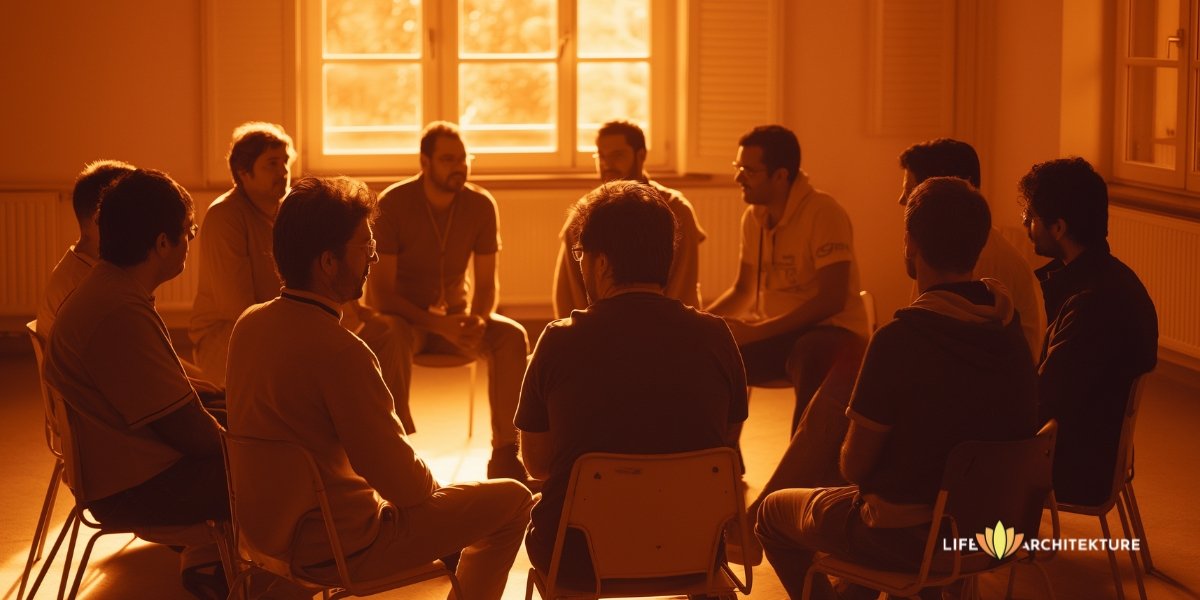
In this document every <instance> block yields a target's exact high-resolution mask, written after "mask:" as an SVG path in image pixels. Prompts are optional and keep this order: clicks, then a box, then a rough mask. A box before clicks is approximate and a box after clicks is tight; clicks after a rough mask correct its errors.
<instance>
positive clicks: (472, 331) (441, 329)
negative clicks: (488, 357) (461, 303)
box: [431, 315, 487, 356]
mask: <svg viewBox="0 0 1200 600" xmlns="http://www.w3.org/2000/svg"><path fill="white" fill-rule="evenodd" d="M486 329H487V323H486V322H485V321H484V320H483V318H482V317H479V316H476V315H446V316H444V317H437V318H436V319H435V320H434V321H433V327H432V328H431V330H432V331H433V333H436V334H438V335H440V336H442V337H443V338H446V340H447V341H449V342H450V343H451V344H454V345H455V346H458V347H459V348H460V349H461V350H462V351H463V353H464V354H466V355H468V356H475V355H477V354H478V353H479V347H480V345H481V344H482V342H483V333H484V331H485V330H486Z"/></svg>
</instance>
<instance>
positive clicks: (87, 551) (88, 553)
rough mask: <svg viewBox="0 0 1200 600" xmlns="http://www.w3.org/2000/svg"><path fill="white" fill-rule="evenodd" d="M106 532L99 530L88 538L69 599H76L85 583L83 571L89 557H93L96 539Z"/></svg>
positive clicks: (76, 569) (85, 568) (76, 570)
mask: <svg viewBox="0 0 1200 600" xmlns="http://www.w3.org/2000/svg"><path fill="white" fill-rule="evenodd" d="M104 533H105V532H104V531H103V530H97V531H96V533H93V534H92V537H91V539H89V540H88V543H87V547H86V548H84V550H83V557H82V558H80V559H79V566H78V567H76V568H75V583H74V584H73V585H71V594H70V595H69V596H67V599H68V600H75V596H76V595H78V594H79V585H80V584H81V583H83V573H84V571H86V570H87V565H88V559H90V558H91V557H92V549H93V548H95V547H96V540H98V539H100V536H102V535H104ZM64 573H65V571H64Z"/></svg>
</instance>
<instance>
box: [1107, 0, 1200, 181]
mask: <svg viewBox="0 0 1200 600" xmlns="http://www.w3.org/2000/svg"><path fill="white" fill-rule="evenodd" d="M1198 5H1200V0H1122V2H1121V10H1120V13H1119V17H1118V28H1117V32H1118V33H1117V36H1118V39H1117V42H1118V46H1117V77H1116V81H1117V94H1116V108H1117V111H1116V114H1117V123H1116V135H1115V136H1114V138H1115V143H1114V144H1113V147H1114V153H1115V156H1114V159H1115V160H1114V161H1113V165H1114V171H1115V174H1116V176H1117V177H1118V178H1119V179H1123V180H1127V181H1131V182H1136V183H1144V184H1150V185H1154V186H1160V187H1165V188H1175V189H1181V190H1187V191H1189V192H1197V193H1200V147H1198V144H1197V141H1198V138H1200V114H1197V109H1196V107H1197V105H1198V104H1200V43H1198V41H1197V39H1196V34H1197V33H1200V27H1197V21H1196V19H1197V18H1198V17H1200V10H1198V8H1200V7H1198Z"/></svg>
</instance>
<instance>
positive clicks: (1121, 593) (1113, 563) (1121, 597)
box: [1100, 515, 1125, 600]
mask: <svg viewBox="0 0 1200 600" xmlns="http://www.w3.org/2000/svg"><path fill="white" fill-rule="evenodd" d="M1100 530H1101V531H1102V532H1104V539H1106V540H1111V539H1112V534H1111V533H1109V531H1108V519H1107V518H1106V517H1105V516H1104V515H1100ZM1108 566H1109V568H1110V569H1112V576H1113V584H1114V585H1116V587H1117V600H1125V586H1124V585H1122V584H1121V571H1120V570H1119V568H1118V567H1117V553H1116V552H1113V549H1112V546H1109V547H1108Z"/></svg>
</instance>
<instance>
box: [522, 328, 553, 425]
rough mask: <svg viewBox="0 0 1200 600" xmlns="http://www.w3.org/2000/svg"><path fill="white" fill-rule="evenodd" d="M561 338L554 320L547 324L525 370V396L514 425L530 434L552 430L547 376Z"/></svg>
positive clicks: (523, 388) (523, 386) (523, 382)
mask: <svg viewBox="0 0 1200 600" xmlns="http://www.w3.org/2000/svg"><path fill="white" fill-rule="evenodd" d="M556 339H557V335H556V328H555V327H554V322H551V323H550V324H549V325H546V329H545V330H544V331H543V332H542V335H541V337H540V338H538V343H537V346H536V347H534V349H533V356H531V357H530V359H529V368H528V369H526V370H525V379H524V381H522V382H521V398H520V400H519V401H518V402H517V414H516V417H515V418H514V419H513V424H514V425H516V426H517V429H520V430H521V431H527V432H529V433H545V432H547V431H550V411H549V409H548V407H547V406H546V394H547V392H548V390H547V389H546V388H547V386H546V379H547V376H548V375H549V369H550V367H549V366H547V364H546V361H548V360H552V359H553V357H554V356H555V352H554V351H553V350H552V349H551V348H553V347H554V346H555V345H556V344H555V340H556Z"/></svg>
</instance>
